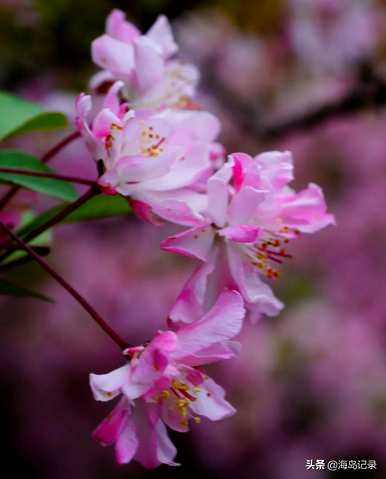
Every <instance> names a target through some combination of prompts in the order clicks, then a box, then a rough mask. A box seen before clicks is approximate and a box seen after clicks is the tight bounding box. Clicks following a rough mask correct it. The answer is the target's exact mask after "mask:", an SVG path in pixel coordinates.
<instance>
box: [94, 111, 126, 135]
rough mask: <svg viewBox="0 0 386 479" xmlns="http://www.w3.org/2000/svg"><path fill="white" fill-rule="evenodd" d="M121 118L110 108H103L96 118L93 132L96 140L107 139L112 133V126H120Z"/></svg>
mask: <svg viewBox="0 0 386 479" xmlns="http://www.w3.org/2000/svg"><path fill="white" fill-rule="evenodd" d="M120 123H121V122H120V120H119V118H118V117H117V116H116V115H115V114H114V113H113V112H112V111H111V110H109V109H108V108H103V110H101V111H100V112H99V113H98V115H97V116H96V117H95V119H94V121H93V124H92V132H93V134H94V135H95V137H96V138H105V137H106V136H108V135H109V134H110V132H111V125H113V124H115V125H120Z"/></svg>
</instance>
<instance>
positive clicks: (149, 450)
mask: <svg viewBox="0 0 386 479" xmlns="http://www.w3.org/2000/svg"><path fill="white" fill-rule="evenodd" d="M244 314H245V310H244V307H243V301H242V298H241V296H240V294H239V293H237V292H236V291H230V290H225V291H223V292H222V293H221V295H220V296H219V298H218V300H217V302H216V303H215V305H214V306H213V307H212V308H211V309H210V310H209V311H208V312H207V313H206V314H205V315H204V316H203V317H201V318H200V319H199V320H197V321H195V322H193V323H191V324H188V325H183V326H182V327H180V328H178V329H176V330H175V331H172V330H167V331H159V332H158V333H157V334H156V336H155V337H154V339H153V340H152V341H151V342H150V343H148V344H147V345H142V346H136V347H130V348H128V349H127V350H126V351H125V354H126V355H127V356H128V357H129V358H130V361H129V363H128V364H126V365H124V366H122V367H121V368H119V369H116V370H114V371H112V372H110V373H108V374H102V375H97V374H91V375H90V386H91V389H92V392H93V394H94V397H95V399H96V400H97V401H109V400H111V399H113V398H115V397H118V396H121V399H120V401H119V403H118V404H117V406H116V407H115V409H114V410H113V411H112V413H111V414H110V415H109V416H108V417H107V418H106V419H104V421H102V423H101V424H100V425H99V426H98V427H97V429H96V430H95V431H94V433H93V437H94V439H95V440H97V441H98V442H100V443H101V444H102V445H110V444H115V452H116V460H117V462H118V463H128V462H130V461H131V460H132V459H136V460H137V461H139V462H141V463H142V464H143V465H144V466H145V467H148V468H152V467H157V466H158V465H160V464H162V463H164V464H169V465H175V462H174V458H175V455H176V452H177V451H176V449H175V447H174V446H173V444H172V443H171V441H170V439H169V437H168V434H167V430H166V427H165V424H166V425H167V426H168V427H170V428H171V429H173V430H175V431H179V432H186V431H188V430H189V421H191V420H192V421H193V422H195V423H200V421H201V416H204V417H206V418H208V419H210V420H211V421H218V420H220V419H223V418H225V417H227V416H229V415H232V414H233V413H234V412H235V409H234V408H233V407H232V406H231V405H230V404H229V403H228V402H227V401H226V400H225V399H224V390H223V389H222V388H221V387H220V386H219V385H218V384H216V383H215V382H214V381H213V380H212V379H211V378H209V377H208V376H207V375H206V374H205V372H204V371H203V369H202V366H203V365H205V364H207V363H211V362H214V361H218V360H221V359H228V358H231V357H233V356H234V355H235V353H236V351H237V349H238V346H237V343H234V342H232V341H230V340H231V339H232V338H233V337H234V336H236V335H237V334H238V333H239V331H240V329H241V325H242V320H243V317H244Z"/></svg>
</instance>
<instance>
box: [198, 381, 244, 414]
mask: <svg viewBox="0 0 386 479" xmlns="http://www.w3.org/2000/svg"><path fill="white" fill-rule="evenodd" d="M200 388H201V389H202V391H201V392H200V393H199V394H198V396H197V399H196V400H195V401H192V402H191V404H190V407H191V409H192V411H193V412H195V413H196V414H198V415H199V416H205V417H207V418H208V419H210V420H211V421H219V420H220V419H224V418H225V417H228V416H232V414H234V413H235V412H236V410H235V408H234V407H233V406H232V405H231V404H229V402H228V401H226V400H225V399H224V396H225V392H224V390H223V388H222V387H221V386H219V385H218V384H216V383H215V382H214V381H213V379H210V378H208V379H206V380H205V381H204V382H203V383H202V385H201V386H200Z"/></svg>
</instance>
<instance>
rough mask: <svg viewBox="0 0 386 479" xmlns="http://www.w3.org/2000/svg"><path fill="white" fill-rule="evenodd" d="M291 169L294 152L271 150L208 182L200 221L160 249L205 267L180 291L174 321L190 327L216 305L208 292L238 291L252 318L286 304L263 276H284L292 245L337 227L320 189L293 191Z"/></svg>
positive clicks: (237, 157)
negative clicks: (199, 314)
mask: <svg viewBox="0 0 386 479" xmlns="http://www.w3.org/2000/svg"><path fill="white" fill-rule="evenodd" d="M292 171H293V164H292V156H291V154H290V153H289V152H275V151H273V152H266V153H262V154H260V155H257V156H256V157H255V158H252V157H250V156H249V155H246V154H244V153H235V154H233V155H230V157H229V161H228V162H227V163H226V164H225V165H224V166H223V167H222V168H221V169H220V170H219V171H217V172H216V173H215V174H214V175H213V176H212V177H211V178H210V179H209V180H208V196H207V207H206V210H205V211H204V212H203V215H202V219H201V220H198V221H197V222H196V224H195V225H194V226H193V227H192V228H190V229H189V230H187V231H184V232H182V233H179V234H177V235H175V236H171V237H169V238H168V239H167V240H165V241H164V242H163V243H162V248H163V249H164V250H167V251H173V252H176V253H179V254H182V255H187V256H191V257H193V258H197V259H199V260H201V261H202V262H203V265H201V266H199V268H198V269H197V270H196V271H195V273H194V275H193V277H192V278H191V279H190V280H189V281H188V283H187V285H186V287H185V289H184V290H183V291H182V293H181V295H180V297H179V300H178V302H177V305H176V306H175V307H174V309H173V311H172V314H171V319H172V320H174V321H182V322H188V321H190V320H191V318H192V315H197V312H198V311H200V308H201V307H202V305H205V304H206V303H207V301H209V303H210V298H209V299H208V294H212V295H213V294H216V291H218V290H219V289H220V290H221V288H223V287H231V288H234V289H237V290H238V291H240V293H241V294H242V296H243V298H244V300H245V302H246V305H247V306H248V309H249V312H250V317H251V319H256V318H257V317H258V316H259V315H260V314H261V313H265V314H268V315H275V314H277V313H278V312H279V311H280V309H281V308H282V304H281V303H280V302H279V301H278V300H277V299H276V298H275V297H274V295H273V293H272V291H271V289H270V288H269V287H268V286H267V285H266V284H265V283H264V282H263V281H262V280H261V276H265V277H267V278H268V279H275V278H277V277H278V276H279V271H278V270H277V267H276V266H277V265H280V264H281V263H283V261H284V260H286V259H287V258H290V257H291V256H290V255H289V254H288V252H287V249H286V248H287V243H288V242H289V241H290V240H292V239H294V238H296V237H297V236H298V235H299V234H301V233H314V232H315V231H318V230H320V229H321V228H324V227H325V226H327V225H329V224H334V217H333V215H331V214H329V213H327V211H326V205H325V201H324V197H323V193H322V191H321V189H320V188H319V187H318V186H317V185H315V184H310V185H308V187H307V188H306V189H304V190H302V191H300V192H298V193H297V192H295V191H293V190H292V189H291V188H290V187H289V186H288V184H289V183H290V182H291V181H292V179H293V172H292ZM208 280H209V281H210V284H209V285H208V284H207V282H208ZM192 311H193V313H192ZM187 312H188V313H187Z"/></svg>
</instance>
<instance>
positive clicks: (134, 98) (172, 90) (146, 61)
mask: <svg viewBox="0 0 386 479" xmlns="http://www.w3.org/2000/svg"><path fill="white" fill-rule="evenodd" d="M177 50H178V47H177V45H176V43H175V41H174V38H173V34H172V32H171V28H170V25H169V22H168V20H167V18H166V17H165V16H163V15H161V16H159V17H158V18H157V20H156V22H155V23H154V25H153V26H152V27H151V28H150V30H149V31H148V32H147V33H146V34H145V35H141V33H140V32H139V30H138V29H137V28H136V27H135V26H134V25H133V24H132V23H129V22H127V21H126V20H125V15H124V13H123V12H122V11H121V10H117V9H115V10H113V11H112V12H111V13H110V15H109V16H108V18H107V22H106V34H104V35H102V36H100V37H98V38H97V39H96V40H94V41H93V43H92V57H93V60H94V62H95V63H96V64H97V65H99V66H100V67H101V68H103V69H104V71H103V72H100V73H98V74H97V75H96V76H95V77H94V78H93V80H92V82H91V85H92V87H93V88H96V89H97V88H98V86H100V85H101V84H103V83H105V82H114V81H116V80H122V81H123V82H124V84H125V88H124V90H123V94H124V96H125V97H126V99H127V100H128V101H129V102H130V105H131V106H134V107H136V108H137V107H153V108H156V107H160V106H185V104H187V103H189V99H190V98H191V97H192V96H193V95H194V92H195V87H196V84H197V81H198V72H197V70H196V68H195V67H194V66H193V65H189V64H182V63H180V62H178V61H176V60H173V59H172V57H173V55H174V54H175V53H176V52H177Z"/></svg>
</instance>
